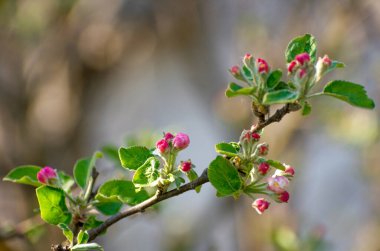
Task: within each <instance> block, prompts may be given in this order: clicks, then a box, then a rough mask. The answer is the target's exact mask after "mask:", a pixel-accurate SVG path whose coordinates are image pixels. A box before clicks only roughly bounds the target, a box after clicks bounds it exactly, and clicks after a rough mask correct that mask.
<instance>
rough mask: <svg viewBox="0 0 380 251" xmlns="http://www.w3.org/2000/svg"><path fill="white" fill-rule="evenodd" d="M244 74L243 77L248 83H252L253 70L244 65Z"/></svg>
mask: <svg viewBox="0 0 380 251" xmlns="http://www.w3.org/2000/svg"><path fill="white" fill-rule="evenodd" d="M242 73H243V76H244V77H245V78H246V79H247V80H248V81H252V80H253V77H252V72H251V70H250V69H249V68H248V67H247V66H245V65H243V67H242Z"/></svg>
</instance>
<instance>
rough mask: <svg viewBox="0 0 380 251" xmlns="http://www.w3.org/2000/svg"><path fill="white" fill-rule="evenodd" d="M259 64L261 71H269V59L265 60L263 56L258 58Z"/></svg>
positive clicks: (259, 70) (258, 67)
mask: <svg viewBox="0 0 380 251" xmlns="http://www.w3.org/2000/svg"><path fill="white" fill-rule="evenodd" d="M257 64H258V66H257V69H258V72H259V73H268V72H269V65H268V63H267V61H265V60H264V59H262V58H258V59H257Z"/></svg>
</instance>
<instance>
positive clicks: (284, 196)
mask: <svg viewBox="0 0 380 251" xmlns="http://www.w3.org/2000/svg"><path fill="white" fill-rule="evenodd" d="M289 197H290V196H289V193H288V192H287V191H284V192H282V193H280V194H279V195H278V197H277V198H278V200H279V201H280V202H284V203H288V201H289Z"/></svg>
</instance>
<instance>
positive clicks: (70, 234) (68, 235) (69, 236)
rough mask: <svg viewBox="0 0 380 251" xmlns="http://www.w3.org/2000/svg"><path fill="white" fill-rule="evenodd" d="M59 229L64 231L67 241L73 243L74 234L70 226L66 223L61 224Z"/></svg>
mask: <svg viewBox="0 0 380 251" xmlns="http://www.w3.org/2000/svg"><path fill="white" fill-rule="evenodd" d="M58 227H59V228H60V229H62V232H63V235H64V236H65V237H66V239H67V240H69V241H70V243H73V239H74V234H73V232H72V231H71V229H70V228H69V226H68V225H66V224H64V223H60V224H58Z"/></svg>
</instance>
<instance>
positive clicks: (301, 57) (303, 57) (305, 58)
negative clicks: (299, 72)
mask: <svg viewBox="0 0 380 251" xmlns="http://www.w3.org/2000/svg"><path fill="white" fill-rule="evenodd" d="M295 59H296V61H298V63H300V65H304V64H307V63H309V62H310V55H309V54H308V53H307V52H304V53H301V54H298V55H297V56H296V57H295Z"/></svg>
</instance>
